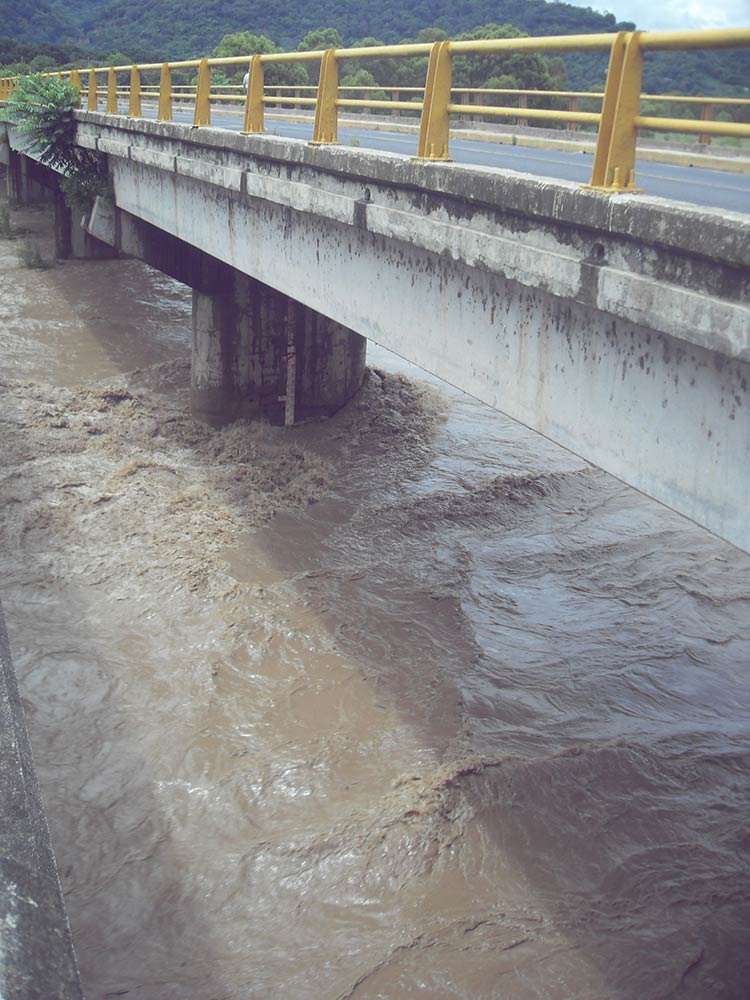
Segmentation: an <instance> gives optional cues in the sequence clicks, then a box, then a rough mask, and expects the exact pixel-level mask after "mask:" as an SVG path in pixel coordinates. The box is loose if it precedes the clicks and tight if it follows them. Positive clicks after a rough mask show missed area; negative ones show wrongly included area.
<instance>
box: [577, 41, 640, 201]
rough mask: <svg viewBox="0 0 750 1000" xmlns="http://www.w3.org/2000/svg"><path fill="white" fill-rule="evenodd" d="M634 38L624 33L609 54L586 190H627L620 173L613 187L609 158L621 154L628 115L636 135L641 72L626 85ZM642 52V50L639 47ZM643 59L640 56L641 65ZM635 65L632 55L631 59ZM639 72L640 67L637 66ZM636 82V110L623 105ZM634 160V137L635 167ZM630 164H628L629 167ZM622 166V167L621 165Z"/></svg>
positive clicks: (631, 77) (633, 76)
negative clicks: (591, 164) (623, 99)
mask: <svg viewBox="0 0 750 1000" xmlns="http://www.w3.org/2000/svg"><path fill="white" fill-rule="evenodd" d="M632 37H633V36H632V35H631V33H630V32H626V31H621V32H619V33H618V34H617V36H616V37H615V39H614V41H613V42H612V49H611V50H610V55H609V69H608V70H607V82H606V84H605V85H604V99H603V101H602V110H601V118H600V120H599V133H598V135H597V140H596V153H595V154H594V165H593V168H592V171H591V180H590V182H589V184H588V185H586V186H587V187H591V188H597V189H599V190H606V191H610V190H624V189H625V188H624V184H623V177H622V173H621V171H619V172H618V175H617V180H618V183H617V185H613V183H612V181H613V180H614V167H615V164H614V159H612V172H611V173H610V159H611V158H612V153H613V150H614V148H615V144H616V145H617V148H618V150H619V151H622V133H623V130H625V131H627V128H626V124H627V115H628V113H629V114H630V116H631V117H630V122H631V128H632V131H633V133H635V128H634V127H633V126H632V118H633V116H634V115H635V114H636V112H637V110H638V104H639V101H640V73H639V72H636V73H634V74H633V73H631V76H630V79H629V80H628V83H627V84H626V83H625V72H626V63H627V62H628V59H627V56H628V54H630V53H631V41H632ZM636 48H637V49H638V52H639V53H640V47H639V46H637V43H636ZM642 61H643V56H642V54H641V64H642ZM630 62H632V55H631V56H630ZM635 68H636V70H637V66H636V67H635ZM636 81H637V85H638V96H637V98H636V103H635V110H634V109H633V107H632V101H628V105H629V107H621V106H620V96H621V94H623V95H630V94H631V93H632V85H633V83H634V82H636ZM634 159H635V136H634V135H633V138H632V158H631V172H632V164H633V162H634ZM626 165H627V164H626ZM620 166H621V165H620Z"/></svg>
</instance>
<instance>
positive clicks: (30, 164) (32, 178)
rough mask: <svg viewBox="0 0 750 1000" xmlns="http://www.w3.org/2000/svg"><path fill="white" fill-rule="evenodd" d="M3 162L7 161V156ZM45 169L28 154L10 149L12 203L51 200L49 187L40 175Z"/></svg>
mask: <svg viewBox="0 0 750 1000" xmlns="http://www.w3.org/2000/svg"><path fill="white" fill-rule="evenodd" d="M3 162H5V157H4V158H3ZM44 169H45V168H44V167H41V166H40V165H39V164H37V163H35V162H34V161H33V160H31V159H30V158H29V157H28V156H24V155H23V154H22V153H17V152H16V151H15V150H13V149H8V152H7V184H8V201H9V202H10V204H11V205H31V204H34V203H35V202H40V201H48V200H49V197H50V192H49V189H48V188H47V187H46V186H45V185H44V184H43V183H42V180H41V178H40V177H39V176H38V173H39V171H42V170H44Z"/></svg>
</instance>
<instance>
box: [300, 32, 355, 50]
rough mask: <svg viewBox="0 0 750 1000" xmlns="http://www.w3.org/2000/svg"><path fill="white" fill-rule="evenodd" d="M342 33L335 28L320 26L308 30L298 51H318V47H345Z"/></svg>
mask: <svg viewBox="0 0 750 1000" xmlns="http://www.w3.org/2000/svg"><path fill="white" fill-rule="evenodd" d="M343 48H344V43H343V41H342V40H341V35H340V34H339V33H338V31H337V30H336V29H335V28H318V29H317V31H308V33H307V34H306V35H305V37H304V38H303V39H302V41H301V42H300V43H299V45H298V46H297V51H298V52H317V50H318V49H343Z"/></svg>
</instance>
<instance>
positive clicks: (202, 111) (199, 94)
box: [193, 59, 211, 128]
mask: <svg viewBox="0 0 750 1000" xmlns="http://www.w3.org/2000/svg"><path fill="white" fill-rule="evenodd" d="M210 124H211V67H210V66H209V65H208V59H201V63H200V66H199V67H198V87H197V89H196V92H195V114H194V115H193V128H200V127H201V126H203V125H210Z"/></svg>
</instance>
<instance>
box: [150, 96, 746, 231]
mask: <svg viewBox="0 0 750 1000" xmlns="http://www.w3.org/2000/svg"><path fill="white" fill-rule="evenodd" d="M144 111H145V109H144ZM146 114H147V115H149V117H151V115H150V114H149V112H148V111H146ZM174 119H175V121H178V122H185V123H192V112H188V111H185V112H182V111H176V112H175V116H174ZM211 124H212V125H213V126H215V127H217V128H227V129H231V130H232V131H235V132H236V131H239V129H240V128H241V127H242V118H241V117H240V116H239V115H228V114H221V112H214V113H213V115H212V121H211ZM267 127H268V131H269V132H270V133H271V134H275V135H280V136H285V137H287V138H292V139H303V140H309V139H310V137H311V134H312V123H306V122H293V121H288V122H287V121H283V120H279V119H272V120H269V121H268V122H267ZM339 141H340V142H341V143H342V144H349V143H352V142H354V143H355V144H356V145H358V146H361V147H362V148H363V149H379V150H385V151H387V152H389V153H399V154H401V155H403V156H414V155H415V153H416V150H417V136H416V135H412V134H408V135H407V134H404V133H393V132H390V133H389V132H381V131H376V130H372V129H366V128H349V127H342V126H340V127H339ZM450 151H451V156H452V158H453V160H454V161H455V162H456V163H473V164H477V165H478V166H482V167H498V168H501V169H505V170H518V171H519V172H521V173H527V174H534V175H536V176H539V177H551V178H555V179H557V180H566V181H576V182H578V183H581V184H584V183H586V182H587V181H588V180H589V177H590V176H591V162H592V158H591V156H590V155H589V154H584V153H566V152H558V151H556V150H546V149H529V148H528V147H525V146H501V145H496V144H495V143H488V142H479V141H472V140H470V139H457V138H452V139H451V145H450ZM636 184H637V185H638V187H639V188H640V189H641V190H643V191H644V192H645V193H646V194H649V195H654V196H656V197H659V198H669V199H671V200H673V201H683V202H688V203H690V204H693V205H701V206H708V207H711V208H720V209H724V210H725V211H731V212H745V213H750V174H732V173H726V172H724V171H721V170H705V169H703V168H699V167H680V166H673V165H671V164H666V163H653V162H651V161H648V160H641V161H638V162H637V164H636Z"/></svg>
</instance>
